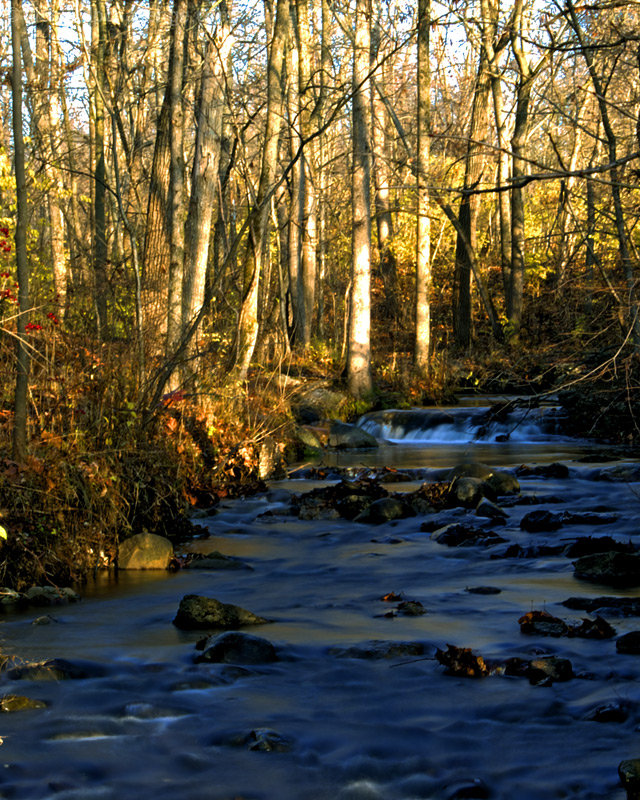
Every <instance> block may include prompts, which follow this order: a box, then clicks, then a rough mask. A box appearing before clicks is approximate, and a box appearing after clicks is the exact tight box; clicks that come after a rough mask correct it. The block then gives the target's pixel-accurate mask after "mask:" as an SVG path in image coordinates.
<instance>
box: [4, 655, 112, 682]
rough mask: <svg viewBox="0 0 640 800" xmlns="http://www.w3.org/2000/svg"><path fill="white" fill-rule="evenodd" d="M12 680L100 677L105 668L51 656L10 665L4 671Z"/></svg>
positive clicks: (60, 679)
mask: <svg viewBox="0 0 640 800" xmlns="http://www.w3.org/2000/svg"><path fill="white" fill-rule="evenodd" d="M4 674H5V675H6V676H7V678H9V679H10V680H14V681H67V680H84V679H85V678H96V677H101V676H103V675H104V674H105V670H104V669H103V668H102V667H101V666H99V665H97V664H84V663H73V662H72V661H67V660H66V659H65V658H52V659H50V660H49V661H41V662H37V663H31V664H21V665H20V666H19V667H12V668H11V669H8V670H7V671H6V672H5V673H4Z"/></svg>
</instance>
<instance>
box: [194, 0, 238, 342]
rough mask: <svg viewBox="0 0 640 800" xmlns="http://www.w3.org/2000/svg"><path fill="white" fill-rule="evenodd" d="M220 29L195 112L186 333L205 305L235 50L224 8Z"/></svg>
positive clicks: (212, 43)
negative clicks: (229, 77) (228, 71)
mask: <svg viewBox="0 0 640 800" xmlns="http://www.w3.org/2000/svg"><path fill="white" fill-rule="evenodd" d="M218 11H219V14H220V27H219V29H218V31H217V32H216V33H215V35H214V37H213V38H209V39H208V40H207V49H206V53H205V60H204V67H203V74H202V82H201V87H200V95H199V99H198V108H197V111H196V125H197V128H196V142H195V156H194V162H193V168H192V173H191V195H190V200H189V213H188V216H187V223H186V233H185V261H184V277H183V284H182V329H183V330H184V329H186V328H187V326H188V325H189V324H190V323H191V321H192V320H193V319H194V318H195V316H196V315H197V314H198V312H199V311H200V308H201V307H202V303H203V301H204V294H205V286H206V280H207V272H208V261H209V243H210V239H211V226H212V220H213V212H214V208H215V206H216V200H217V189H218V177H219V175H218V171H219V165H220V151H221V139H222V121H223V111H224V106H225V102H226V91H225V83H226V82H225V72H226V69H227V59H228V55H229V52H230V50H231V44H232V39H231V35H230V26H229V15H228V12H227V8H226V4H225V3H224V2H222V3H221V4H220V5H219V6H218Z"/></svg>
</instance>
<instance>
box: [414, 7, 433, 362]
mask: <svg viewBox="0 0 640 800" xmlns="http://www.w3.org/2000/svg"><path fill="white" fill-rule="evenodd" d="M430 25H431V0H418V120H417V128H418V145H417V153H416V156H417V157H416V194H417V202H418V212H417V223H416V343H415V355H414V360H415V366H416V369H417V370H418V372H419V373H421V374H423V375H426V374H427V372H428V371H429V348H430V341H431V299H430V294H431V254H430V250H431V242H430V238H431V221H430V219H429V187H428V184H427V176H428V170H429V156H430V142H429V133H430V125H431V106H430V99H429V97H430V92H431V70H430V66H429V28H430Z"/></svg>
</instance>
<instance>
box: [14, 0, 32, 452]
mask: <svg viewBox="0 0 640 800" xmlns="http://www.w3.org/2000/svg"><path fill="white" fill-rule="evenodd" d="M21 15H22V6H21V3H20V0H11V46H12V54H13V67H12V71H11V99H12V106H13V111H12V118H13V154H14V170H15V176H16V230H15V252H16V266H17V273H18V303H19V309H20V313H19V314H18V318H17V320H16V330H17V337H16V389H15V397H14V404H13V459H14V461H17V462H18V463H24V461H25V459H26V456H27V445H28V441H27V412H28V391H29V367H30V357H29V347H28V344H27V341H26V336H27V331H26V325H27V323H28V321H29V308H30V301H29V262H28V256H27V215H28V210H27V180H26V172H25V155H24V140H23V138H22V58H21V56H20V17H21Z"/></svg>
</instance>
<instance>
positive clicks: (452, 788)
mask: <svg viewBox="0 0 640 800" xmlns="http://www.w3.org/2000/svg"><path fill="white" fill-rule="evenodd" d="M490 797H491V789H490V788H489V787H488V786H487V784H486V783H485V782H484V781H482V780H481V779H480V778H472V779H471V780H467V781H459V782H458V783H453V784H450V785H449V786H447V788H446V789H445V798H446V800H488V799H489V798H490Z"/></svg>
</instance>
